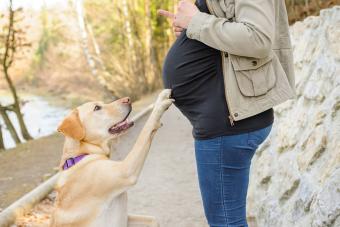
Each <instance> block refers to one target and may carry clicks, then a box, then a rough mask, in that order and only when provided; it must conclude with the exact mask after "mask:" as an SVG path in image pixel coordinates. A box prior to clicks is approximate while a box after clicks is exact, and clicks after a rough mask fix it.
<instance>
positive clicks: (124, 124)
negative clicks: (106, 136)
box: [109, 110, 134, 134]
mask: <svg viewBox="0 0 340 227" xmlns="http://www.w3.org/2000/svg"><path fill="white" fill-rule="evenodd" d="M130 113H131V110H130V111H129V113H128V114H127V115H126V116H125V118H124V119H123V120H122V121H120V122H118V123H117V124H114V125H113V126H112V127H111V128H109V133H110V134H118V133H121V132H123V131H125V130H127V129H129V128H131V127H132V126H133V125H134V122H133V121H130V120H129V119H128V117H129V115H130Z"/></svg>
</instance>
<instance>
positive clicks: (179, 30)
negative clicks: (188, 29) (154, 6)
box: [157, 9, 184, 37]
mask: <svg viewBox="0 0 340 227" xmlns="http://www.w3.org/2000/svg"><path fill="white" fill-rule="evenodd" d="M157 12H158V14H159V15H161V16H164V17H166V18H168V19H170V20H171V21H172V27H173V31H174V33H175V35H176V37H178V36H180V35H181V33H182V31H183V30H184V29H183V28H182V27H180V26H178V22H177V21H176V15H175V14H174V13H171V12H169V11H166V10H163V9H159V10H158V11H157Z"/></svg>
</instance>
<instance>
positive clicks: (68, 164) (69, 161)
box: [63, 154, 87, 170]
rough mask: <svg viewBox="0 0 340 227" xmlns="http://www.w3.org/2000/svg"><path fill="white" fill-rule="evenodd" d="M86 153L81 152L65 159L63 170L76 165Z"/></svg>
mask: <svg viewBox="0 0 340 227" xmlns="http://www.w3.org/2000/svg"><path fill="white" fill-rule="evenodd" d="M86 155H87V154H82V155H79V156H77V157H74V158H69V159H66V161H65V163H64V165H63V170H67V169H69V168H71V167H72V166H74V165H76V164H77V163H78V162H80V161H81V160H82V159H83V158H84V157H85V156H86Z"/></svg>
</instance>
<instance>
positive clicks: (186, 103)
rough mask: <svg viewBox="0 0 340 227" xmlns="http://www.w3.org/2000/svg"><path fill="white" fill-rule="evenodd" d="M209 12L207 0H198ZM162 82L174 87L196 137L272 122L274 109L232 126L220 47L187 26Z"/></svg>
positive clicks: (174, 47)
mask: <svg viewBox="0 0 340 227" xmlns="http://www.w3.org/2000/svg"><path fill="white" fill-rule="evenodd" d="M196 5H197V6H198V8H199V9H200V11H201V12H205V13H209V10H208V8H207V5H206V3H205V0H197V1H196ZM163 82H164V86H165V87H166V88H171V89H172V96H173V98H174V99H175V105H176V106H177V107H178V109H179V110H180V111H181V112H182V113H183V114H184V115H185V116H186V117H187V118H188V119H189V121H190V122H191V124H192V126H193V136H194V137H195V138H196V139H209V138H214V137H217V136H223V135H233V134H239V133H243V132H249V131H253V130H257V129H260V128H264V127H266V126H268V125H269V124H271V123H272V122H273V118H274V116H273V109H269V110H267V111H265V112H263V113H260V114H258V115H255V116H252V117H250V118H247V119H244V120H241V121H237V122H235V125H234V126H231V124H230V122H229V120H228V116H229V111H228V108H227V104H226V99H225V93H224V81H223V72H222V58H221V53H220V51H219V50H216V49H213V48H211V47H209V46H207V45H205V44H204V43H202V42H199V41H197V40H193V39H189V38H188V37H187V36H186V31H185V30H184V31H183V32H182V33H181V35H180V36H179V37H178V38H177V40H176V41H175V42H174V44H173V45H172V47H171V48H170V50H169V52H168V54H167V56H166V58H165V61H164V65H163Z"/></svg>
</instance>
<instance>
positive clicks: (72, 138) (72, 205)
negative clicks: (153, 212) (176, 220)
mask: <svg viewBox="0 0 340 227" xmlns="http://www.w3.org/2000/svg"><path fill="white" fill-rule="evenodd" d="M170 93H171V91H170V90H169V89H166V90H163V91H162V92H161V93H160V94H159V96H158V98H157V100H156V102H155V104H154V108H153V110H152V112H151V114H150V116H149V118H148V120H147V121H146V123H145V125H144V127H143V129H142V131H141V133H140V135H139V137H138V138H137V141H136V143H135V145H134V146H133V148H132V150H131V151H130V152H129V154H128V155H127V156H126V158H125V159H124V160H122V161H113V160H110V159H109V157H108V156H109V153H110V149H109V141H110V140H112V139H114V138H116V137H118V136H119V135H120V134H122V133H124V132H125V131H126V130H128V129H129V128H131V127H132V126H133V122H131V121H130V120H128V116H129V114H130V112H131V109H132V107H131V102H130V99H129V98H122V99H119V100H116V101H114V102H112V103H110V104H104V103H102V102H89V103H85V104H83V105H81V106H79V107H77V108H76V109H74V110H73V111H72V112H71V113H70V114H69V115H68V116H67V117H66V118H65V119H64V120H63V121H62V122H61V124H60V125H59V127H58V131H59V132H61V133H62V134H63V135H64V136H65V144H64V149H63V154H62V158H61V163H60V172H61V173H60V177H59V179H58V182H57V185H56V191H57V197H56V201H55V205H54V206H55V209H54V212H53V214H52V218H51V223H50V226H52V227H106V226H110V227H132V226H149V227H157V226H159V224H158V223H157V221H156V219H155V218H154V217H151V216H150V217H149V216H141V215H128V213H127V190H128V189H129V188H131V187H133V186H134V185H135V184H136V183H137V181H138V178H139V175H140V173H141V171H142V168H143V165H144V162H145V160H146V157H147V155H148V152H149V149H150V146H151V142H152V139H153V136H154V134H155V133H156V131H157V129H158V128H159V127H160V126H161V124H160V119H161V117H162V115H163V113H164V112H165V111H166V110H167V109H168V108H169V107H170V106H171V104H172V102H173V101H174V100H172V99H170Z"/></svg>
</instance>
